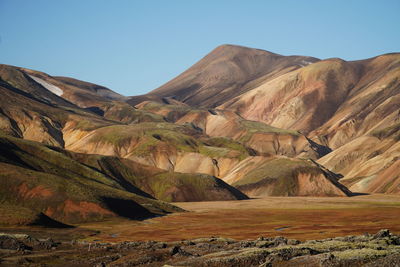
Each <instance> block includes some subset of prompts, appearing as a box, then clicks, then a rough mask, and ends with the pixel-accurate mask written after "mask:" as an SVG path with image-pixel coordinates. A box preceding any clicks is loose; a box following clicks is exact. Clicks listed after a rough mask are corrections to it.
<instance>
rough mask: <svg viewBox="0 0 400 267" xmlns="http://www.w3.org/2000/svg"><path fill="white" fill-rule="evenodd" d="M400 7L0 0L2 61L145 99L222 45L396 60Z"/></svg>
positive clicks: (294, 0) (392, 2) (290, 1)
mask: <svg viewBox="0 0 400 267" xmlns="http://www.w3.org/2000/svg"><path fill="white" fill-rule="evenodd" d="M399 14H400V1H399V0H381V1H375V0H357V1H356V0H346V1H345V0H335V1H323V0H317V1H314V0H307V1H306V0H304V1H298V0H269V1H268V0H264V1H261V0H260V1H257V0H247V1H246V0H242V1H238V0H219V1H218V0H214V1H211V0H202V1H194V0H168V1H166V0H165V1H163V0H159V1H155V0H143V1H140V0H116V1H109V0H107V1H105V0H85V1H83V0H58V1H54V0H34V1H33V0H32V1H29V0H0V63H2V64H10V65H15V66H20V67H26V68H31V69H34V70H39V71H43V72H46V73H48V74H50V75H53V76H69V77H73V78H76V79H80V80H84V81H89V82H93V83H97V84H100V85H103V86H106V87H108V88H110V89H112V90H114V91H116V92H118V93H121V94H123V95H126V96H131V95H139V94H144V93H147V92H149V91H151V90H153V89H155V88H157V87H159V86H161V85H162V84H164V83H166V82H167V81H168V80H170V79H172V78H174V77H175V76H177V75H179V74H180V73H181V72H183V71H184V70H186V69H187V68H189V67H190V66H191V65H193V64H194V63H195V62H196V61H198V60H200V59H201V58H202V57H204V56H205V55H206V54H207V53H209V52H210V51H211V50H212V49H214V48H215V47H217V46H218V45H221V44H237V45H243V46H248V47H253V48H259V49H264V50H268V51H271V52H274V53H278V54H282V55H306V56H314V57H318V58H321V59H324V58H330V57H340V58H343V59H345V60H357V59H365V58H369V57H373V56H377V55H380V54H384V53H390V52H400V15H399Z"/></svg>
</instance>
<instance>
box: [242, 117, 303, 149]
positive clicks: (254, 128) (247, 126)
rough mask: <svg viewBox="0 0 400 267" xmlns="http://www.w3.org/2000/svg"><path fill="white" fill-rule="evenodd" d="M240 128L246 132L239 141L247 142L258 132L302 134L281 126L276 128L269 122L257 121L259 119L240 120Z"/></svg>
mask: <svg viewBox="0 0 400 267" xmlns="http://www.w3.org/2000/svg"><path fill="white" fill-rule="evenodd" d="M239 125H240V128H241V129H242V130H245V131H246V134H245V135H243V136H242V137H241V138H240V139H239V140H238V141H240V142H241V143H243V144H245V143H246V142H248V141H249V140H250V139H251V137H252V136H253V134H256V133H272V134H285V135H293V136H296V137H298V136H300V135H301V134H300V133H299V132H298V131H293V130H285V129H281V128H276V127H273V126H270V125H268V124H265V123H262V122H257V121H249V120H240V121H239Z"/></svg>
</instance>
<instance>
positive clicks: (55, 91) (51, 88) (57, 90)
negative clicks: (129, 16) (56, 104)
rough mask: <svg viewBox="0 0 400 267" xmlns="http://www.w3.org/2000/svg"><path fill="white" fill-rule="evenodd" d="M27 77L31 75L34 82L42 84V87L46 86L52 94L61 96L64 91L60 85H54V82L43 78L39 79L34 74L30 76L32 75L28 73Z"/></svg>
mask: <svg viewBox="0 0 400 267" xmlns="http://www.w3.org/2000/svg"><path fill="white" fill-rule="evenodd" d="M29 77H31V78H32V79H33V80H35V82H37V83H39V84H40V85H41V86H43V87H44V88H46V89H47V90H49V91H50V92H52V93H53V94H56V95H58V96H61V95H62V94H63V93H64V91H63V90H62V89H61V88H60V87H58V86H55V85H54V84H51V83H48V82H46V81H45V80H43V79H40V78H38V77H35V76H32V75H29Z"/></svg>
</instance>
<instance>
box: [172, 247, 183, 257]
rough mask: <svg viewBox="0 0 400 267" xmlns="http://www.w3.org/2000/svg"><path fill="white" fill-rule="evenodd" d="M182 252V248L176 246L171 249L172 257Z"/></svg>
mask: <svg viewBox="0 0 400 267" xmlns="http://www.w3.org/2000/svg"><path fill="white" fill-rule="evenodd" d="M180 250H181V247H179V246H174V247H173V248H171V256H174V255H175V254H177V253H179V251H180Z"/></svg>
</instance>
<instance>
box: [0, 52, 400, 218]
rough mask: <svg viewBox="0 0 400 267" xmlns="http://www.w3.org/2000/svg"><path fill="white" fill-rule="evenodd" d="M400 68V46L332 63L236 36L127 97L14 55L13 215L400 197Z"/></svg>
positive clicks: (0, 71) (6, 69) (6, 106)
mask: <svg viewBox="0 0 400 267" xmlns="http://www.w3.org/2000/svg"><path fill="white" fill-rule="evenodd" d="M399 76H400V54H395V53H394V54H386V55H382V56H378V57H375V58H371V59H366V60H359V61H344V60H341V59H337V58H334V59H325V60H319V59H316V58H312V57H306V56H282V55H278V54H274V53H271V52H267V51H263V50H259V49H251V48H246V47H240V46H233V45H223V46H220V47H217V48H216V49H214V50H213V51H212V52H211V53H209V54H208V55H207V56H205V57H204V58H203V59H201V60H200V61H199V62H197V63H196V64H195V65H193V66H192V67H191V68H189V69H188V70H187V71H185V72H184V73H182V74H181V75H179V76H178V77H176V78H175V79H173V80H172V81H170V82H168V83H166V84H165V85H163V86H161V87H160V88H158V89H156V90H154V91H152V92H150V93H148V94H146V95H143V96H137V97H124V96H122V95H119V94H118V93H115V92H113V91H112V90H110V89H108V88H106V87H103V86H100V85H96V84H92V83H88V82H84V81H79V80H75V79H73V78H67V77H53V76H51V75H48V74H46V73H43V72H39V71H35V70H29V69H25V68H20V67H14V66H8V65H0V95H1V101H0V143H1V147H0V169H1V174H0V183H2V185H4V186H2V189H1V190H2V193H1V195H2V198H1V199H0V203H1V209H2V211H3V212H4V214H7V216H6V217H5V218H6V219H5V220H3V221H0V223H1V224H4V223H7V222H9V223H11V222H19V223H21V224H32V223H35V222H37V221H40V222H42V223H43V224H46V223H49V222H54V223H56V224H57V223H59V224H61V225H63V224H65V225H68V224H74V223H79V222H85V221H93V220H102V219H105V218H108V217H115V216H119V217H127V218H130V219H143V218H148V217H151V216H157V215H164V214H167V213H169V212H177V211H181V210H180V209H178V208H176V207H175V206H173V205H171V204H168V203H166V202H164V201H167V202H174V201H211V200H212V201H214V200H242V199H247V198H248V196H249V197H263V196H341V197H347V196H352V195H354V193H388V194H393V193H394V194H397V193H399V192H400V190H399V188H400V187H399V185H400V176H399V175H398V166H399V158H400V147H399V144H400V142H399V140H400V138H399V130H400V128H399V122H400V121H399V120H400V117H399V115H400V113H399V110H400V106H399V105H400V104H399V103H400V99H399V98H400V96H399V92H400V84H399ZM15 210H20V211H21V212H15ZM24 218H27V219H24Z"/></svg>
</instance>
